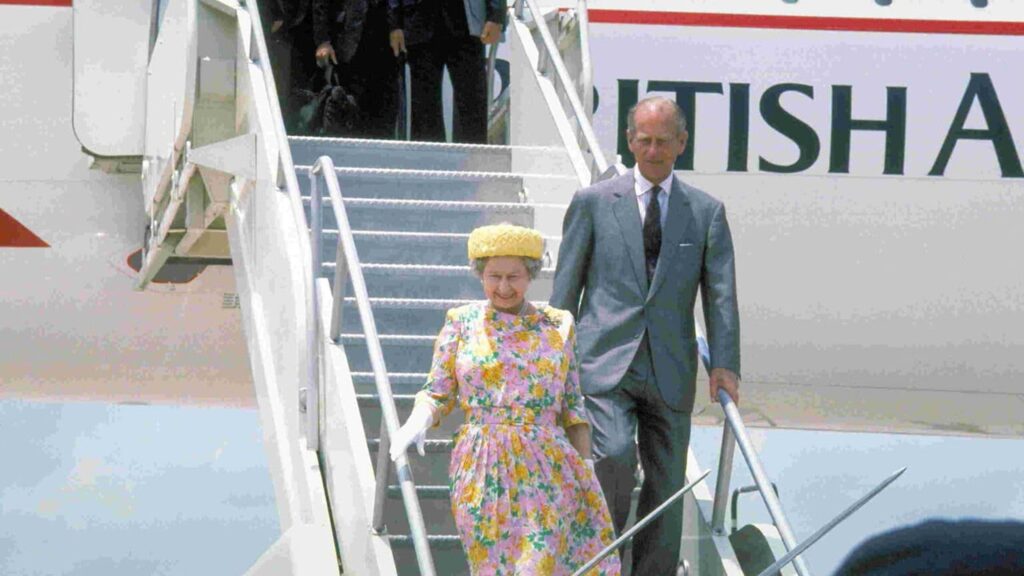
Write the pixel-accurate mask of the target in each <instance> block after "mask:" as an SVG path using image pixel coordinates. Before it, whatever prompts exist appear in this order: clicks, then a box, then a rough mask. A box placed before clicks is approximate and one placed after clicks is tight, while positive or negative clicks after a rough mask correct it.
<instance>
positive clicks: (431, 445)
mask: <svg viewBox="0 0 1024 576" xmlns="http://www.w3.org/2000/svg"><path fill="white" fill-rule="evenodd" d="M452 445H453V441H452V440H438V439H433V438H428V439H427V440H425V441H424V442H423V451H424V452H426V453H427V454H443V453H447V452H451V451H452ZM366 446H367V447H368V448H369V449H370V451H371V452H376V451H377V448H378V447H380V438H368V439H367V440H366Z"/></svg>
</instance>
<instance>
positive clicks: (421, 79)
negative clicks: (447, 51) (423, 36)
mask: <svg viewBox="0 0 1024 576" xmlns="http://www.w3.org/2000/svg"><path fill="white" fill-rule="evenodd" d="M409 75H410V77H411V84H412V85H411V86H409V87H408V94H409V98H410V99H411V101H412V134H411V137H412V139H413V140H426V141H433V142H444V141H445V140H446V138H445V131H444V109H443V108H442V106H441V80H442V79H443V78H444V52H443V45H441V44H440V43H439V42H438V41H437V40H436V39H432V40H430V41H428V42H424V43H422V44H417V45H415V46H410V47H409Z"/></svg>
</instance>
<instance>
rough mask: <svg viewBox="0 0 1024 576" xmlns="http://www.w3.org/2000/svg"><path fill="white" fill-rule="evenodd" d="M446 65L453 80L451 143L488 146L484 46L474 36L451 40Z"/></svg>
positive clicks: (449, 40)
mask: <svg viewBox="0 0 1024 576" xmlns="http://www.w3.org/2000/svg"><path fill="white" fill-rule="evenodd" d="M447 43H448V50H447V54H446V64H447V65H448V75H449V76H450V77H451V79H452V93H453V100H454V102H453V106H452V110H453V113H454V118H453V119H452V141H453V142H466V143H471V144H486V143H487V78H486V76H487V70H486V57H485V55H484V45H483V44H481V43H480V39H479V38H477V37H475V36H460V37H455V38H449V39H448V42H447Z"/></svg>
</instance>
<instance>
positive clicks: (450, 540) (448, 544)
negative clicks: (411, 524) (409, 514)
mask: <svg viewBox="0 0 1024 576" xmlns="http://www.w3.org/2000/svg"><path fill="white" fill-rule="evenodd" d="M388 541H390V542H391V545H392V546H395V547H399V548H407V547H412V536H410V535H408V534H388ZM427 542H430V543H431V544H432V545H436V547H438V548H454V547H459V548H460V549H461V548H462V540H460V539H459V536H458V535H457V534H428V535H427Z"/></svg>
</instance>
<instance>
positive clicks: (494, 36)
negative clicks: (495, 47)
mask: <svg viewBox="0 0 1024 576" xmlns="http://www.w3.org/2000/svg"><path fill="white" fill-rule="evenodd" d="M499 40H501V24H498V23H497V22H491V21H490V20H488V21H487V22H485V23H484V30H483V32H481V33H480V42H482V43H484V44H497V43H498V41H499Z"/></svg>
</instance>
